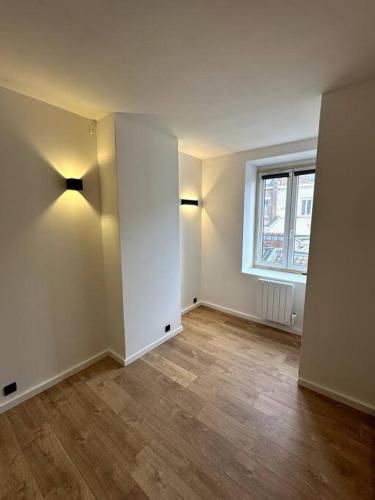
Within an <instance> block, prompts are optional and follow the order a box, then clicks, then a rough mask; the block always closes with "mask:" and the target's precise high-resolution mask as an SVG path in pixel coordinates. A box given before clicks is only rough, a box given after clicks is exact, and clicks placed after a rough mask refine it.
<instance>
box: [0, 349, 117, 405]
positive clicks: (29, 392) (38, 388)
mask: <svg viewBox="0 0 375 500" xmlns="http://www.w3.org/2000/svg"><path fill="white" fill-rule="evenodd" d="M108 354H109V351H108V349H105V350H104V351H101V352H99V353H98V354H95V355H94V356H91V357H90V358H88V359H86V360H85V361H81V362H80V363H77V364H76V365H74V366H72V367H70V368H68V369H67V370H64V371H62V372H60V373H58V374H57V375H55V376H53V377H51V378H49V379H47V380H45V381H44V382H41V383H39V384H36V385H34V386H33V387H30V388H29V389H26V390H25V391H23V392H20V393H19V394H17V395H16V396H14V397H12V398H11V399H9V400H6V401H5V402H4V403H1V404H0V413H4V412H5V411H7V410H10V409H11V408H13V407H14V406H17V405H18V404H20V403H22V402H23V401H26V400H27V399H30V398H32V397H33V396H35V395H36V394H39V393H41V392H43V391H45V390H46V389H49V388H50V387H52V386H53V385H56V384H58V383H59V382H62V381H63V380H65V379H67V378H69V377H71V376H72V375H74V374H76V373H78V372H80V371H81V370H84V369H85V368H87V367H88V366H90V365H92V364H94V363H96V362H97V361H100V360H101V359H103V358H105V357H106V356H108Z"/></svg>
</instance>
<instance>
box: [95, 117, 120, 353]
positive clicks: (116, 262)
mask: <svg viewBox="0 0 375 500" xmlns="http://www.w3.org/2000/svg"><path fill="white" fill-rule="evenodd" d="M97 151H98V165H99V172H100V186H101V209H102V219H101V222H102V244H103V259H104V276H105V296H106V307H107V311H108V317H107V324H106V331H107V337H108V345H109V348H110V349H111V350H112V351H114V352H115V353H116V354H117V355H118V356H119V357H120V358H125V330H124V313H123V296H122V272H121V252H120V228H119V208H118V187H117V171H116V144H115V123H114V115H108V116H106V117H105V118H102V119H101V120H99V121H98V124H97Z"/></svg>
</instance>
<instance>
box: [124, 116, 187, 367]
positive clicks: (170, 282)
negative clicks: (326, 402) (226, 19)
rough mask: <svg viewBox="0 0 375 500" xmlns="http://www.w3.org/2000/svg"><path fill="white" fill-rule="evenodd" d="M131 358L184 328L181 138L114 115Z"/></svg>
mask: <svg viewBox="0 0 375 500" xmlns="http://www.w3.org/2000/svg"><path fill="white" fill-rule="evenodd" d="M115 128H116V155H117V177H118V192H119V212H120V240H121V256H122V279H123V290H124V292H123V294H124V295H123V299H124V315H125V346H126V357H127V359H129V358H131V359H132V357H133V358H134V356H136V355H137V353H139V351H142V350H143V349H146V348H147V347H148V346H150V345H152V344H153V343H155V342H158V341H160V340H161V339H162V337H163V336H164V335H165V332H164V327H165V325H167V324H170V325H171V331H174V330H177V329H178V328H180V326H181V269H180V228H179V196H178V194H179V193H178V152H177V139H175V138H173V137H171V136H169V135H167V134H166V133H164V132H162V131H160V130H158V129H157V128H154V127H152V126H150V125H149V124H147V123H145V122H144V121H143V120H142V117H134V116H133V115H129V114H125V113H116V114H115Z"/></svg>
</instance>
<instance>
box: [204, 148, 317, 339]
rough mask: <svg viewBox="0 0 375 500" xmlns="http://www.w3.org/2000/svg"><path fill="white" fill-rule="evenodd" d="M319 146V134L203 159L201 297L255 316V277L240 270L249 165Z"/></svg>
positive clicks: (299, 307)
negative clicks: (300, 139) (246, 178)
mask: <svg viewBox="0 0 375 500" xmlns="http://www.w3.org/2000/svg"><path fill="white" fill-rule="evenodd" d="M314 148H316V139H309V140H304V141H299V142H295V143H289V144H283V145H279V146H274V147H269V148H262V149H257V150H253V151H245V152H242V153H236V154H232V155H227V156H221V157H218V158H213V159H210V160H204V161H203V167H202V197H203V208H202V300H203V301H204V302H207V303H210V304H214V305H216V306H220V307H224V308H228V309H231V310H234V311H237V312H239V313H242V314H244V315H250V316H255V315H256V304H257V300H256V290H257V279H256V278H253V277H251V276H249V275H247V274H243V273H242V272H241V267H242V231H243V208H244V184H245V165H246V162H247V161H248V160H253V159H257V158H267V157H273V156H278V155H283V154H288V153H295V152H299V151H306V150H310V149H314ZM304 296H305V285H302V284H297V285H296V293H295V304H294V306H295V307H294V309H295V311H296V312H297V319H296V323H295V325H294V329H295V330H296V331H299V332H300V331H302V325H303V309H304Z"/></svg>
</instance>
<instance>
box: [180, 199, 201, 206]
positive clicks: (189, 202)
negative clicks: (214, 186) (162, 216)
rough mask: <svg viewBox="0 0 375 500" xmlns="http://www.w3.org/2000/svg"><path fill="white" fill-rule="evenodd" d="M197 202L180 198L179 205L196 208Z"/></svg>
mask: <svg viewBox="0 0 375 500" xmlns="http://www.w3.org/2000/svg"><path fill="white" fill-rule="evenodd" d="M198 204H199V203H198V200H187V199H186V198H181V205H195V206H196V207H197V206H198Z"/></svg>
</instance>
